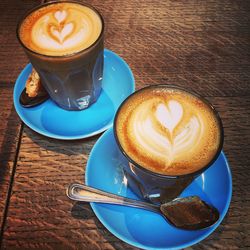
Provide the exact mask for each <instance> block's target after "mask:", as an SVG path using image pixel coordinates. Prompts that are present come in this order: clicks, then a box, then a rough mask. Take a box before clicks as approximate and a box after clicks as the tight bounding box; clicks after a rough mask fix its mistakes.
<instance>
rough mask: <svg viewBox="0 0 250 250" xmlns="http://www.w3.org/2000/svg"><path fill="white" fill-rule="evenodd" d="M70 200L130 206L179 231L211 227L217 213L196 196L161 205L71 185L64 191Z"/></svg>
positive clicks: (216, 217)
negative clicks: (150, 213) (159, 217)
mask: <svg viewBox="0 0 250 250" xmlns="http://www.w3.org/2000/svg"><path fill="white" fill-rule="evenodd" d="M66 194H67V196H68V197H69V198H70V199H71V200H75V201H85V202H98V203H108V204H115V205H124V206H131V207H136V208H142V209H146V210H150V211H152V212H155V213H160V214H161V215H162V216H163V217H164V218H165V219H166V220H167V221H168V222H169V223H170V224H172V225H173V226H175V227H177V228H180V229H188V230H198V229H203V228H206V227H209V226H211V225H213V224H214V223H215V222H216V221H217V220H218V219H219V217H220V215H219V211H218V210H217V209H216V208H215V207H213V206H211V205H209V204H207V203H206V202H205V201H203V200H201V199H200V198H199V197H198V196H189V197H184V198H176V199H175V200H173V201H171V202H167V203H163V204H161V205H159V206H158V205H155V204H152V203H149V202H144V201H139V200H134V199H129V198H126V197H123V196H118V195H115V194H112V193H108V192H105V191H102V190H99V189H96V188H92V187H89V186H85V185H81V184H71V185H70V186H69V187H68V189H67V190H66Z"/></svg>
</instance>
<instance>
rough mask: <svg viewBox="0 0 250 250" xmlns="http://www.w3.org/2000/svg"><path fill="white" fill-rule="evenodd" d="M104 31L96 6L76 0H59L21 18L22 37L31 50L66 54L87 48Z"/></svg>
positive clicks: (55, 54) (20, 31) (20, 35)
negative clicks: (82, 3)
mask: <svg viewBox="0 0 250 250" xmlns="http://www.w3.org/2000/svg"><path fill="white" fill-rule="evenodd" d="M101 31H102V21H101V18H100V16H99V15H98V14H97V13H96V12H95V11H94V10H93V9H91V8H89V7H87V6H84V5H81V4H77V3H72V2H61V3H60V2H59V3H54V4H49V5H47V6H44V7H42V8H40V9H38V10H36V11H35V12H32V13H31V14H30V15H28V16H27V17H26V18H25V19H24V20H23V22H22V25H21V27H20V30H19V37H20V39H21V41H22V42H23V43H24V45H25V46H27V47H28V48H29V49H30V50H32V51H35V52H38V53H40V54H43V55H49V56H63V55H69V54H73V53H76V52H79V51H81V50H84V49H86V48H88V47H89V46H91V45H92V44H93V43H94V42H95V41H96V40H97V39H98V37H99V36H100V34H101Z"/></svg>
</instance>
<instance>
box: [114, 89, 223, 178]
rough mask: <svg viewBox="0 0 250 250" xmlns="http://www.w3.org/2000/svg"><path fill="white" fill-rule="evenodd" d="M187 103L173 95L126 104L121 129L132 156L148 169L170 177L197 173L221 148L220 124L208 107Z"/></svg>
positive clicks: (120, 122) (192, 99) (124, 141)
mask: <svg viewBox="0 0 250 250" xmlns="http://www.w3.org/2000/svg"><path fill="white" fill-rule="evenodd" d="M134 99H135V98H134ZM187 100H188V101H187ZM187 100H185V98H183V96H181V95H180V93H174V94H173V93H171V92H169V93H167V95H166V96H151V97H149V96H147V97H145V96H144V97H143V98H142V99H140V98H138V99H137V100H133V101H132V102H130V103H129V104H127V105H125V106H127V107H124V109H122V110H121V111H120V114H122V115H121V119H118V122H117V130H118V136H119V137H120V138H119V140H120V143H121V145H122V147H123V148H124V149H125V151H126V152H127V153H128V155H130V157H131V158H132V159H134V160H135V161H136V162H137V163H139V164H141V165H142V166H147V167H146V168H148V169H151V170H153V171H156V172H159V173H165V174H170V175H171V174H173V175H174V174H184V173H188V172H193V171H194V170H197V169H198V168H201V167H202V166H204V165H205V164H206V163H208V162H209V160H210V159H211V157H212V155H213V154H214V152H215V151H216V149H217V148H216V147H217V146H218V140H219V137H218V128H217V127H216V126H217V124H216V121H215V119H214V118H213V115H212V113H211V111H210V110H209V109H208V107H205V105H204V104H203V103H201V102H199V100H198V99H195V98H191V99H190V96H188V97H187ZM137 102H138V103H137ZM203 106H204V107H203ZM119 116H120V115H119ZM119 120H120V121H119ZM216 128H217V130H216ZM121 131H122V132H121ZM213 131H215V132H216V135H213ZM214 145H215V146H214ZM206 151H207V152H206ZM204 152H205V154H204ZM204 155H205V157H204ZM195 161H196V162H195Z"/></svg>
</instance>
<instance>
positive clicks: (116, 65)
mask: <svg viewBox="0 0 250 250" xmlns="http://www.w3.org/2000/svg"><path fill="white" fill-rule="evenodd" d="M31 69H32V66H31V64H28V65H27V66H26V67H25V68H24V70H23V71H22V72H21V74H20V75H19V77H18V78H17V81H16V84H15V88H14V96H13V98H14V106H15V108H16V111H17V113H18V115H19V117H20V118H21V119H22V121H23V122H24V123H25V124H26V125H27V126H29V127H30V128H31V129H33V130H34V131H36V132H38V133H40V134H42V135H45V136H48V137H52V138H56V139H66V140H68V139H81V138H86V137H89V136H93V135H95V134H98V133H101V132H103V131H104V130H106V129H108V128H110V127H111V126H112V124H113V118H114V115H115V112H116V110H117V108H118V107H119V105H120V104H121V102H122V101H123V100H124V99H125V98H126V97H127V96H128V95H130V94H131V93H132V92H134V89H135V82H134V77H133V74H132V71H131V70H130V68H129V66H128V65H127V63H126V62H125V61H124V60H123V59H122V58H121V57H119V56H118V55H116V54H115V53H114V52H112V51H110V50H107V49H105V50H104V74H103V89H102V92H101V95H100V97H99V98H98V100H97V102H96V103H94V104H93V105H91V106H90V107H89V108H88V109H85V110H82V111H67V110H64V109H62V108H60V107H59V106H57V105H56V104H55V103H54V102H53V101H52V100H50V99H49V100H47V101H46V102H44V103H42V104H40V105H38V106H36V107H32V108H24V107H22V106H21V105H20V103H19V96H20V94H21V92H22V90H23V88H24V87H25V83H26V80H27V78H28V76H29V74H30V72H31Z"/></svg>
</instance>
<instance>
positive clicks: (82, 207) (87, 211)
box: [71, 201, 137, 250]
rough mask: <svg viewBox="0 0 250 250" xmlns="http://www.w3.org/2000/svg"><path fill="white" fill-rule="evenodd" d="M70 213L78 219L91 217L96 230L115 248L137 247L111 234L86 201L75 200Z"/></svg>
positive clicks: (120, 249)
mask: <svg viewBox="0 0 250 250" xmlns="http://www.w3.org/2000/svg"><path fill="white" fill-rule="evenodd" d="M71 215H72V217H74V218H75V219H78V220H89V219H92V220H93V221H94V223H95V224H96V230H97V231H98V232H99V233H100V234H101V235H102V236H103V237H104V238H105V239H106V240H107V241H108V242H109V244H110V245H112V246H113V247H114V248H115V249H117V250H123V249H127V250H129V249H131V250H132V249H137V248H134V247H132V246H130V245H128V244H126V243H124V242H122V241H120V240H119V239H118V238H116V237H115V236H114V235H113V234H111V233H110V232H109V231H108V230H107V229H106V228H105V227H104V226H103V225H102V223H101V222H100V221H99V220H98V218H97V217H96V216H95V214H94V212H93V210H92V208H91V206H90V204H89V203H87V202H80V201H77V202H75V204H74V205H73V207H72V209H71Z"/></svg>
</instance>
